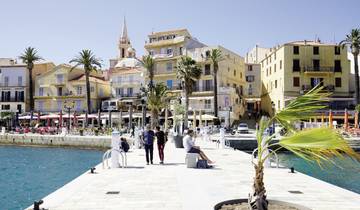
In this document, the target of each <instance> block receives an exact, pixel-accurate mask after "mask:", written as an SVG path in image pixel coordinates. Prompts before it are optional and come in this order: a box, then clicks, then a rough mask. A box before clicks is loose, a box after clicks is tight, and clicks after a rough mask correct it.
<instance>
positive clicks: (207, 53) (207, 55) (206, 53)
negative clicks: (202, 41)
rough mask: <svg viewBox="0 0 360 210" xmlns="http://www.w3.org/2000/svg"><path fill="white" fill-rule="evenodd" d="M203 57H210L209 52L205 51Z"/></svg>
mask: <svg viewBox="0 0 360 210" xmlns="http://www.w3.org/2000/svg"><path fill="white" fill-rule="evenodd" d="M205 56H206V58H208V57H210V51H209V50H207V51H206V52H205Z"/></svg>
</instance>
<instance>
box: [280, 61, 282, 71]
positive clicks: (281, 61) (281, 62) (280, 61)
mask: <svg viewBox="0 0 360 210" xmlns="http://www.w3.org/2000/svg"><path fill="white" fill-rule="evenodd" d="M279 69H282V60H280V66H279Z"/></svg>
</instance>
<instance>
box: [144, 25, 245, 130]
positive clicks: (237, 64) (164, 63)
mask: <svg viewBox="0 0 360 210" xmlns="http://www.w3.org/2000/svg"><path fill="white" fill-rule="evenodd" d="M214 48H217V49H220V50H221V52H222V55H223V60H222V61H221V62H220V63H219V71H218V75H217V78H218V83H217V86H218V96H217V97H218V106H219V107H218V110H219V118H220V119H222V121H223V122H224V123H225V124H227V125H228V124H229V122H230V123H232V122H233V121H234V120H237V119H239V116H240V115H241V113H242V112H243V107H242V103H241V95H242V92H243V88H244V86H245V74H244V59H243V58H242V57H241V56H239V55H237V54H236V53H234V52H232V51H230V50H228V49H226V48H224V47H221V46H215V47H209V46H206V45H205V44H203V43H201V42H200V41H198V40H197V39H196V38H194V37H192V36H191V34H190V33H189V32H188V31H187V30H186V29H180V30H171V31H164V32H156V33H152V34H150V35H149V41H148V43H146V44H145V49H146V50H147V51H148V53H149V54H150V55H152V56H153V58H154V59H155V76H154V81H155V83H157V82H162V83H164V84H165V85H167V87H168V88H169V89H170V90H171V91H172V93H173V94H174V95H178V96H180V95H181V86H180V84H181V81H179V80H178V79H177V78H176V65H177V62H178V61H179V59H180V58H181V56H184V55H186V56H189V57H191V58H192V59H194V60H195V61H196V62H197V63H198V64H199V65H200V66H201V68H202V75H201V78H200V79H199V80H198V81H197V82H196V84H194V85H195V87H194V89H195V91H194V92H193V93H192V95H191V96H190V97H189V99H190V100H189V108H190V109H191V110H192V111H194V110H195V111H200V110H201V111H202V113H208V114H214V107H213V105H214V82H213V65H212V63H211V61H210V59H209V56H210V51H211V50H212V49H214ZM224 90H226V91H224ZM229 113H230V114H229ZM229 116H230V121H229Z"/></svg>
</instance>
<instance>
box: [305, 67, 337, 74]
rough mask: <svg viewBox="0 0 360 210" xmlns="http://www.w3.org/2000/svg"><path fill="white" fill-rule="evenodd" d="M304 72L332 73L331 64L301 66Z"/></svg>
mask: <svg viewBox="0 0 360 210" xmlns="http://www.w3.org/2000/svg"><path fill="white" fill-rule="evenodd" d="M303 70H304V72H305V73H333V72H334V67H333V66H305V67H303Z"/></svg>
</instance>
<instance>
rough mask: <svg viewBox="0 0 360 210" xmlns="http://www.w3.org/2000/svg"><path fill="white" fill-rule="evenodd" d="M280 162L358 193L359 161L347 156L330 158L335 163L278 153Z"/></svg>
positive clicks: (359, 184)
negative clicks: (322, 162) (323, 163)
mask: <svg viewBox="0 0 360 210" xmlns="http://www.w3.org/2000/svg"><path fill="white" fill-rule="evenodd" d="M279 159H280V163H281V164H282V165H285V166H287V167H289V168H290V167H294V168H295V171H299V172H301V173H304V174H307V175H309V176H312V177H314V178H317V179H320V180H323V181H325V182H328V183H331V184H334V185H337V186H339V187H342V188H345V189H348V190H351V191H353V192H356V193H360V163H359V162H357V161H355V160H353V159H351V158H349V157H345V158H332V159H331V160H332V161H333V163H335V164H330V163H328V164H325V165H321V167H320V166H319V165H318V164H317V163H313V162H309V161H306V160H304V159H302V158H300V157H298V156H296V155H294V154H289V153H285V154H279Z"/></svg>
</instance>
